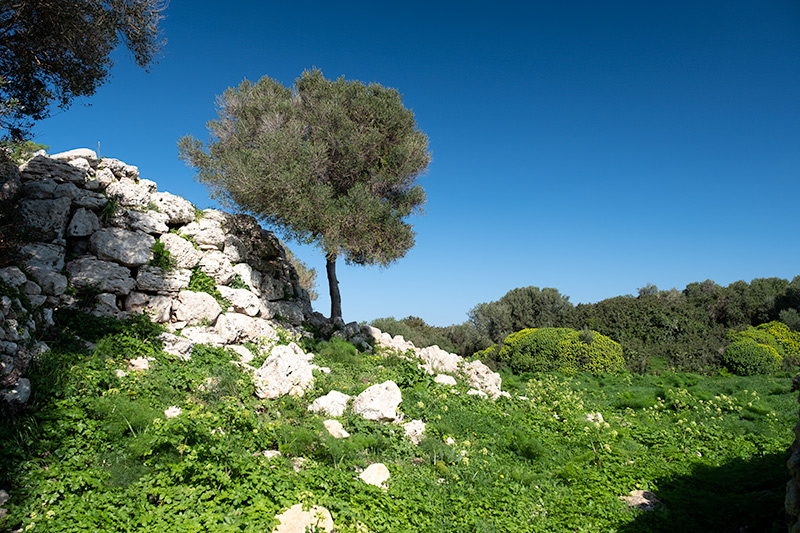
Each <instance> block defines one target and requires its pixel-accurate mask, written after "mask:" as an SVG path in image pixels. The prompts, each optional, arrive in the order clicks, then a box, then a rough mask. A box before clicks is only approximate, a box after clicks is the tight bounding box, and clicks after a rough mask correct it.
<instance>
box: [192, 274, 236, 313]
mask: <svg viewBox="0 0 800 533" xmlns="http://www.w3.org/2000/svg"><path fill="white" fill-rule="evenodd" d="M188 290H190V291H194V292H205V293H206V294H210V295H211V296H213V297H214V299H215V300H216V301H217V303H218V304H219V305H220V307H222V308H223V309H227V308H228V307H230V305H231V303H230V302H229V301H228V300H226V299H225V298H223V297H222V294H220V292H219V289H217V282H216V281H214V278H212V277H211V276H209V275H208V274H206V273H205V272H203V271H202V269H201V268H200V267H199V266H196V267H194V268H193V269H192V277H191V278H189V287H188Z"/></svg>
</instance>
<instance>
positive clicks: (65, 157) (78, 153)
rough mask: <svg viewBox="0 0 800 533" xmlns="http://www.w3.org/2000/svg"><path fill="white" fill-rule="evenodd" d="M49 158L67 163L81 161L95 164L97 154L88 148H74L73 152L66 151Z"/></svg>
mask: <svg viewBox="0 0 800 533" xmlns="http://www.w3.org/2000/svg"><path fill="white" fill-rule="evenodd" d="M50 158H51V159H56V160H59V161H67V162H70V161H75V160H77V159H83V160H85V161H87V162H88V163H93V164H97V152H95V151H94V150H90V149H89V148H75V149H74V150H67V151H66V152H60V153H57V154H53V155H51V156H50Z"/></svg>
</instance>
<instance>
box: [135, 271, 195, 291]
mask: <svg viewBox="0 0 800 533" xmlns="http://www.w3.org/2000/svg"><path fill="white" fill-rule="evenodd" d="M191 278H192V272H191V271H190V270H185V269H175V270H169V271H164V270H163V269H161V268H159V267H153V266H142V267H140V268H139V273H138V275H137V276H136V288H137V289H139V290H140V291H151V292H158V293H161V294H165V293H170V292H178V291H182V290H184V289H186V288H187V287H189V281H190V280H191Z"/></svg>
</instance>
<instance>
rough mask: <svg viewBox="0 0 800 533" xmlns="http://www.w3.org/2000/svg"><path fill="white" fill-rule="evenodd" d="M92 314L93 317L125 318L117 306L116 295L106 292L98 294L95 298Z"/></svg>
mask: <svg viewBox="0 0 800 533" xmlns="http://www.w3.org/2000/svg"><path fill="white" fill-rule="evenodd" d="M92 314H93V315H94V316H107V317H112V318H123V317H125V313H124V312H123V311H122V310H120V308H119V307H118V306H117V297H116V295H114V294H111V293H108V292H104V293H100V294H98V295H97V296H96V297H95V304H94V307H93V308H92Z"/></svg>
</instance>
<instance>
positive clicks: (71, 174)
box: [20, 153, 86, 183]
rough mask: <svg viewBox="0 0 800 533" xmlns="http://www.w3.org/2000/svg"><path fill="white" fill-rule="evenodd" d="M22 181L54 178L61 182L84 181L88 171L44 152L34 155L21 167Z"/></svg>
mask: <svg viewBox="0 0 800 533" xmlns="http://www.w3.org/2000/svg"><path fill="white" fill-rule="evenodd" d="M20 177H21V178H22V181H32V180H40V179H48V178H52V179H55V180H56V181H59V182H65V181H71V182H73V183H83V182H84V181H85V179H86V173H85V172H84V171H82V170H81V169H79V168H75V167H73V166H72V165H70V164H69V163H68V162H66V161H59V160H57V159H52V158H50V157H47V155H45V154H44V153H42V154H38V155H36V156H34V157H33V158H32V159H30V160H28V161H27V162H25V163H23V165H22V166H21V167H20Z"/></svg>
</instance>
